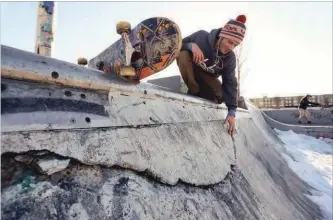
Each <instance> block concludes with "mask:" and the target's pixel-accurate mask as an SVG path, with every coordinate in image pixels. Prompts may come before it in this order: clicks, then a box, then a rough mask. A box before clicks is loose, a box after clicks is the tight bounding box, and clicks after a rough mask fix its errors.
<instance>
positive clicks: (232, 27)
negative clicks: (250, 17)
mask: <svg viewBox="0 0 333 220" xmlns="http://www.w3.org/2000/svg"><path fill="white" fill-rule="evenodd" d="M245 22H246V16H245V15H238V17H237V18H236V20H234V19H231V20H230V21H228V23H227V24H226V25H224V27H223V28H222V29H221V32H220V34H219V36H220V37H225V38H228V39H231V40H233V41H235V42H237V43H238V44H240V43H241V42H242V41H243V39H244V36H245V32H246V26H245Z"/></svg>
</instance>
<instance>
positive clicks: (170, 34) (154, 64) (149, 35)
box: [88, 17, 182, 83]
mask: <svg viewBox="0 0 333 220" xmlns="http://www.w3.org/2000/svg"><path fill="white" fill-rule="evenodd" d="M116 30H117V33H118V34H119V35H120V36H121V38H120V39H119V40H117V41H116V42H114V43H113V44H112V45H111V46H109V47H108V48H107V49H105V50H104V51H102V52H101V53H100V54H98V55H97V56H96V57H94V58H93V59H91V60H89V62H88V67H89V68H94V69H98V70H101V71H104V72H105V73H111V74H115V75H117V76H119V77H120V78H121V79H123V80H126V81H131V82H136V83H139V81H140V80H142V79H144V78H146V77H148V76H151V75H153V74H155V73H157V72H160V71H161V70H163V69H165V68H167V67H168V66H169V65H170V64H171V63H172V62H173V61H174V60H175V59H176V57H177V56H178V54H179V52H180V49H181V46H182V37H181V32H180V29H179V27H178V25H177V24H176V23H174V22H173V21H171V20H170V19H168V18H165V17H152V18H148V19H146V20H144V21H142V22H140V23H139V24H138V25H137V26H135V27H134V28H133V29H131V25H130V23H128V22H126V21H120V22H118V23H117V25H116Z"/></svg>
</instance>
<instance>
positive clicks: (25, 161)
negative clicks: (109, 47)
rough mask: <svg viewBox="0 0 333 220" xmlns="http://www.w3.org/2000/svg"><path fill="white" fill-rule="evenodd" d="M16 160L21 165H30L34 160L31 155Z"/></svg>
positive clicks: (18, 156) (17, 157)
mask: <svg viewBox="0 0 333 220" xmlns="http://www.w3.org/2000/svg"><path fill="white" fill-rule="evenodd" d="M14 159H15V160H16V161H18V162H21V163H25V164H30V163H31V162H32V160H33V159H34V158H33V157H32V156H29V155H17V156H15V157H14Z"/></svg>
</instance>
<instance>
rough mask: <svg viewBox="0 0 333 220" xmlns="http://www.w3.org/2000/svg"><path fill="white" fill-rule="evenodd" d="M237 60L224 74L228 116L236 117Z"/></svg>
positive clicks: (231, 63) (223, 81) (223, 89)
mask: <svg viewBox="0 0 333 220" xmlns="http://www.w3.org/2000/svg"><path fill="white" fill-rule="evenodd" d="M235 70H236V58H235V59H233V60H232V61H231V62H230V65H229V67H227V68H226V70H225V71H224V72H223V74H222V91H223V97H224V101H225V104H226V106H227V107H228V115H232V116H235V114H236V108H237V79H236V76H235Z"/></svg>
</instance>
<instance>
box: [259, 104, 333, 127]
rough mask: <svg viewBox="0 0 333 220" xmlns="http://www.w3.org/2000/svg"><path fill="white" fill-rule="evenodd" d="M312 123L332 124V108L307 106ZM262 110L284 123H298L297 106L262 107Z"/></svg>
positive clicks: (320, 124)
mask: <svg viewBox="0 0 333 220" xmlns="http://www.w3.org/2000/svg"><path fill="white" fill-rule="evenodd" d="M308 111H309V113H310V119H311V122H312V125H317V126H322V125H328V126H333V108H325V109H321V108H318V107H314V108H313V107H311V108H308ZM263 112H264V113H265V114H266V115H267V116H269V117H270V118H272V119H274V120H276V121H279V122H281V123H284V124H296V125H297V123H298V117H299V112H298V109H297V108H283V109H263Z"/></svg>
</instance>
